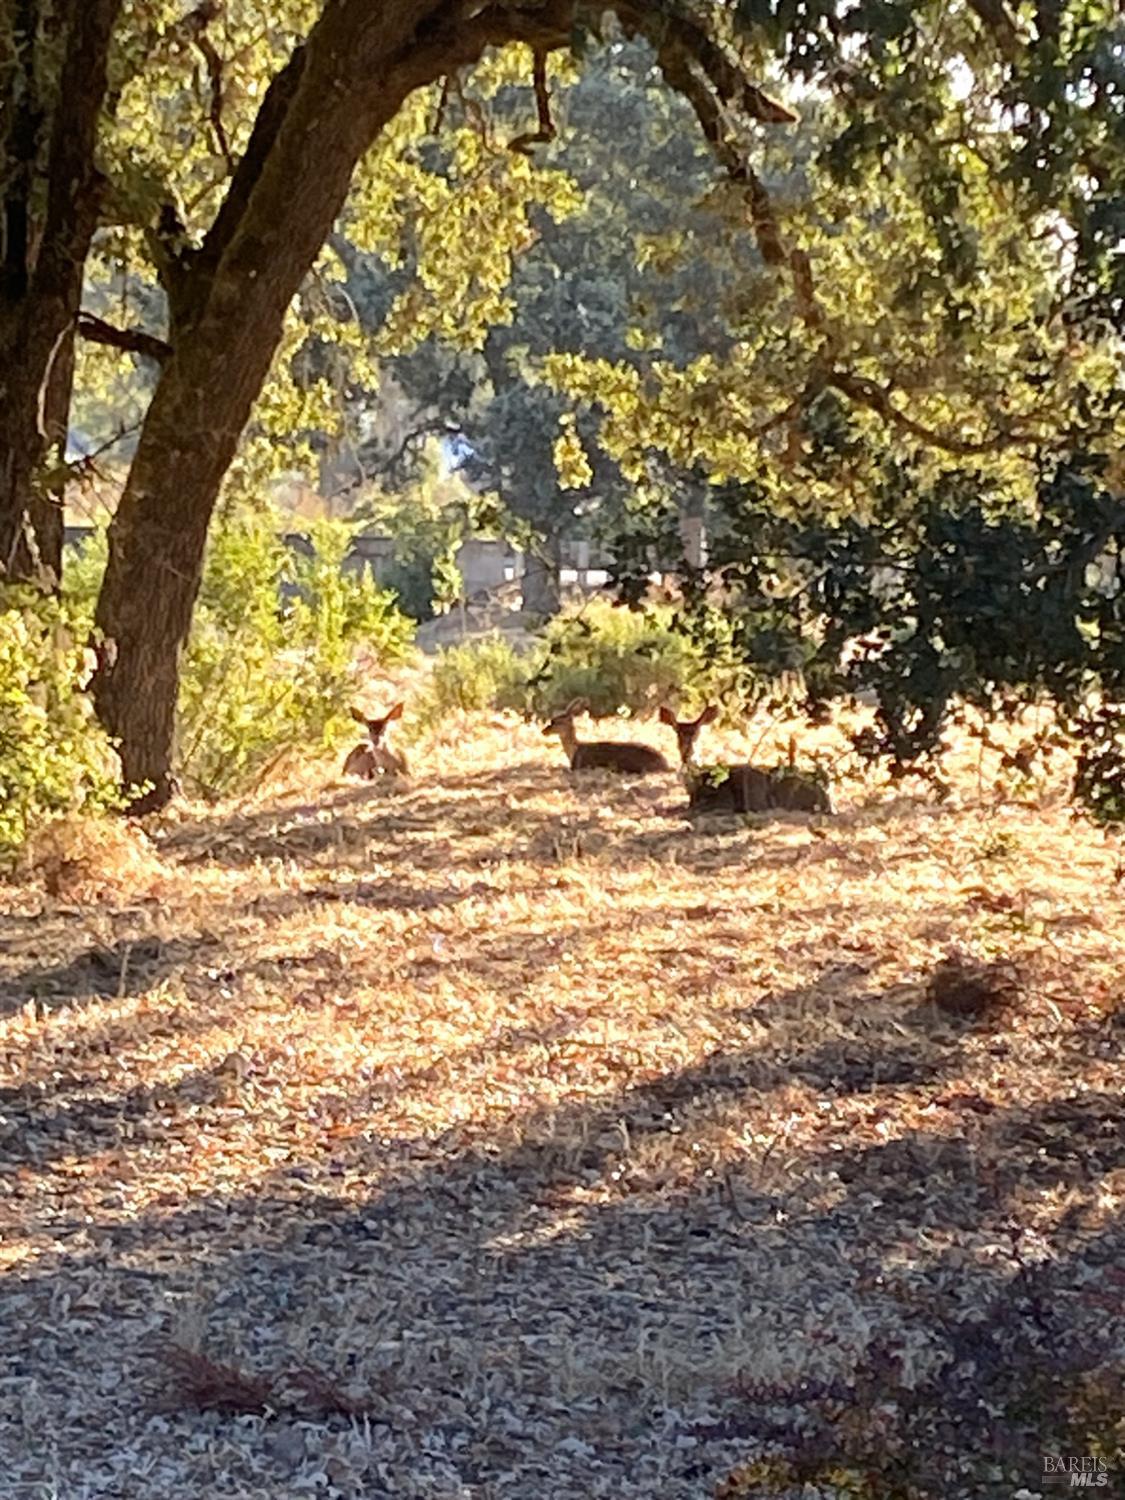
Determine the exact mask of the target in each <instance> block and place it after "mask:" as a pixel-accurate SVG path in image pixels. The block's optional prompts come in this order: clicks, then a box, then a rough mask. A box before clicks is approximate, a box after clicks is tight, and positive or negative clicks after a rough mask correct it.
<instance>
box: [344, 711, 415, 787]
mask: <svg viewBox="0 0 1125 1500" xmlns="http://www.w3.org/2000/svg"><path fill="white" fill-rule="evenodd" d="M352 718H353V719H354V720H355V721H356V723H357V724H362V725H363V727H364V728H365V729H366V730H367V739H366V740H361V741H360V743H359V744H358V745H356V746H354V747H353V749H351V750H349V751H348V758H347V760H345V761H344V775H345V776H362V777H363V779H364V781H374V780H375V777H376V775H377V774H378V773H379V772H380V771H382V772H385V773H386V774H387V775H390V776H406V775H407V774H408V772H407V769H406V757H405V756H403V755H401V754H400V753H399V752H398V751H397V750H392V749H391V748H390V746H389V745H388V744H387V743H386V735H387V728H388V726H389V725H390V724H392V723H393V722H394V720H395V719H401V718H402V704H401V703H396V704H395V706H394V708H392V709H391V711H390V713H389V714H384V715H383V717H382V718H381V719H368V718H366V717H365V716H364V715H363V714H361V713H360V712H359V711H358V710H357V709H354V708H353V709H352Z"/></svg>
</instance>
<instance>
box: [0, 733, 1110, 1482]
mask: <svg viewBox="0 0 1125 1500" xmlns="http://www.w3.org/2000/svg"><path fill="white" fill-rule="evenodd" d="M635 732H636V734H637V735H638V737H641V738H645V739H646V740H647V741H648V742H649V743H657V744H661V745H662V746H663V748H665V750H666V751H668V752H669V753H670V751H671V749H672V747H671V745H670V743H668V740H669V739H670V736H667V734H666V731H660V730H659V729H657V728H655V727H654V726H652V725H643V726H639V727H638V728H637V729H636V731H635ZM831 732H832V731H824V733H825V734H826V735H830V734H831ZM721 743H722V737H721V736H716V737H714V738H713V739H712V740H711V742H710V748H709V751H708V752H707V753H710V754H715V753H717V752H718V749H719V748H720V746H721ZM729 743H731V744H733V743H734V742H733V741H732V742H729ZM413 759H414V762H415V764H414V766H413V767H412V770H413V771H414V775H413V776H412V779H411V780H410V781H409V783H407V784H397V785H396V784H394V783H393V782H390V781H384V782H382V783H380V784H375V785H371V786H368V785H356V784H350V785H349V784H345V783H344V782H342V781H341V780H340V779H339V777H338V776H337V775H336V774H335V772H334V769H333V768H332V767H315V766H312V767H306V768H301V769H300V771H299V774H298V773H294V775H293V776H292V777H291V778H290V780H289V782H288V783H287V784H286V783H283V784H279V785H278V786H276V787H271V788H264V789H263V790H262V792H261V793H260V794H259V795H258V796H256V797H255V798H252V799H250V800H248V801H246V802H244V803H242V804H240V805H238V806H220V807H213V808H203V807H189V808H185V809H181V810H179V811H177V812H174V813H172V814H169V815H168V816H167V817H165V818H164V819H163V820H161V821H159V822H157V823H154V824H153V825H151V826H150V827H149V829H148V834H147V838H141V837H139V836H134V835H131V834H129V833H127V832H126V831H124V830H116V829H115V830H111V831H109V832H104V831H103V832H91V833H88V834H83V833H82V832H81V831H71V832H70V833H69V834H68V835H67V837H66V838H65V839H62V840H60V841H58V842H57V847H55V848H54V850H51V849H49V848H44V849H41V850H40V853H39V861H38V864H37V867H36V869H35V871H34V872H33V873H32V874H31V875H29V876H27V877H25V878H24V879H23V880H22V881H20V882H19V883H16V884H14V885H11V886H9V887H0V906H3V907H4V908H5V909H6V911H5V917H4V920H3V923H2V926H0V933H2V939H0V1038H2V1045H0V1273H2V1277H3V1280H2V1283H0V1287H2V1295H0V1500H86V1497H91V1500H92V1497H104V1496H108V1497H119V1500H181V1497H182V1500H200V1497H211V1496H215V1497H223V1500H252V1497H254V1500H257V1497H263V1500H265V1497H269V1500H283V1497H284V1500H289V1497H297V1496H303V1495H311V1496H324V1497H331V1496H340V1497H348V1500H360V1497H362V1500H376V1497H383V1496H395V1497H428V1500H469V1497H472V1500H517V1497H518V1500H571V1497H573V1500H579V1497H613V1500H637V1497H648V1500H656V1497H659V1500H681V1497H682V1500H686V1497H709V1496H716V1495H720V1496H726V1497H733V1496H743V1495H763V1496H768V1497H780V1496H797V1495H803V1496H811V1495H817V1496H826V1497H833V1496H845V1495H847V1496H861V1497H862V1496H868V1497H872V1500H879V1497H884V1496H885V1497H896V1500H897V1497H909V1496H912V1495H932V1496H935V1497H936V1496H941V1497H943V1500H957V1497H959V1496H977V1495H980V1496H995V1497H1001V1496H1013V1495H1015V1494H1017V1492H1018V1491H1019V1490H1020V1489H1023V1490H1024V1491H1025V1492H1026V1493H1027V1494H1029V1495H1034V1494H1037V1493H1040V1492H1043V1493H1045V1494H1048V1495H1049V1494H1050V1493H1053V1492H1054V1491H1053V1490H1052V1489H1051V1486H1050V1482H1049V1481H1045V1480H1044V1479H1043V1478H1042V1454H1043V1452H1044V1451H1048V1452H1055V1451H1059V1449H1060V1447H1061V1446H1062V1445H1063V1444H1067V1445H1069V1446H1068V1449H1067V1451H1073V1452H1074V1453H1078V1454H1085V1453H1094V1452H1097V1451H1099V1450H1098V1448H1097V1447H1096V1445H1097V1444H1099V1443H1100V1444H1102V1445H1103V1448H1102V1450H1101V1451H1103V1452H1110V1451H1111V1450H1112V1445H1113V1443H1114V1442H1115V1441H1116V1442H1118V1443H1119V1442H1120V1440H1121V1428H1120V1425H1118V1426H1117V1427H1116V1429H1115V1425H1114V1424H1115V1423H1118V1424H1119V1422H1120V1411H1121V1408H1120V1404H1119V1396H1120V1379H1121V1372H1122V1368H1123V1365H1122V1362H1121V1349H1122V1335H1123V1331H1125V1228H1123V1225H1122V1219H1121V1204H1122V1193H1123V1191H1125V1129H1123V1125H1125V1111H1123V1105H1122V1068H1121V1062H1122V1044H1123V1039H1125V993H1123V992H1125V920H1123V919H1125V882H1122V881H1121V880H1120V878H1119V877H1120V870H1119V868H1118V866H1119V861H1120V858H1121V856H1120V853H1119V852H1118V851H1116V850H1115V849H1114V847H1113V845H1112V844H1111V843H1109V842H1107V841H1106V840H1105V839H1104V838H1103V836H1102V835H1101V834H1099V833H1097V832H1095V831H1093V830H1091V829H1090V828H1088V827H1087V826H1086V825H1084V824H1082V823H1078V822H1075V821H1074V820H1073V819H1072V818H1071V816H1070V814H1069V813H1068V811H1067V809H1066V807H1065V805H1064V804H1063V802H1062V800H1061V798H1060V797H1059V795H1058V792H1057V789H1052V788H1050V787H1047V788H1044V789H1042V790H1041V792H1040V794H1038V795H1037V796H1036V798H1035V799H1034V802H1033V803H1032V802H1027V801H1025V802H1024V803H1023V804H1017V803H1013V802H1008V803H997V802H995V801H994V800H993V799H991V797H989V796H987V795H986V796H985V798H984V800H982V799H981V797H980V795H979V793H980V791H981V786H982V784H981V781H980V778H979V776H978V768H977V765H976V761H975V759H974V757H973V756H972V755H971V754H970V753H969V750H968V749H966V753H965V756H964V757H963V759H962V762H961V764H960V767H959V770H958V773H957V776H956V779H955V788H954V795H953V796H952V797H951V798H949V799H948V800H947V801H946V802H945V803H942V804H939V803H937V802H936V801H935V800H934V799H933V797H932V796H927V795H923V794H922V793H921V792H916V793H910V794H909V795H908V794H907V793H906V792H904V791H903V790H902V789H900V790H899V791H898V792H893V791H891V790H889V789H887V788H880V787H878V786H877V785H876V784H875V782H874V781H871V782H864V781H862V780H859V779H856V780H853V781H851V782H849V783H847V784H845V785H844V786H843V787H842V789H841V791H840V793H839V798H838V800H839V809H838V815H837V816H836V817H834V818H820V819H817V818H812V819H810V818H807V817H800V816H788V817H780V818H778V819H776V820H768V819H763V818H755V819H744V820H736V819H733V818H731V819H714V820H708V821H706V822H699V823H697V824H696V825H695V826H693V825H692V824H690V823H689V822H688V821H687V820H686V818H685V817H684V811H683V805H684V800H685V799H684V794H683V791H682V788H681V787H680V785H679V782H678V780H677V778H676V777H675V776H672V775H669V776H666V777H655V778H651V779H649V780H647V781H641V782H628V781H622V780H619V779H618V780H615V779H613V778H612V777H611V776H608V775H606V774H605V773H587V774H586V775H585V776H581V777H574V776H572V775H571V773H569V772H568V771H567V770H566V768H565V765H564V763H563V758H562V755H561V753H560V751H559V748H558V745H557V743H555V742H549V741H545V740H544V739H543V737H542V736H541V735H540V734H539V733H538V731H537V730H536V728H535V727H534V726H525V725H523V724H522V723H519V722H518V721H515V720H512V721H505V720H493V719H490V718H485V717H482V718H480V719H476V720H471V721H465V722H458V723H453V724H449V725H447V726H446V728H445V729H444V730H443V731H442V733H441V734H440V735H438V736H435V737H434V738H432V739H431V740H429V741H428V742H426V743H424V744H421V745H419V746H416V747H415V753H414V757H413ZM987 780H988V778H987V777H986V778H985V782H984V789H985V791H986V793H987ZM1123 1478H1125V1476H1123V1475H1122V1474H1121V1473H1120V1472H1118V1473H1117V1474H1116V1475H1111V1485H1112V1483H1113V1482H1116V1483H1118V1484H1121V1483H1122V1482H1123ZM1100 1493H1102V1494H1107V1493H1108V1494H1112V1493H1115V1491H1114V1490H1113V1489H1112V1487H1111V1488H1110V1489H1109V1490H1106V1489H1102V1490H1101V1491H1100Z"/></svg>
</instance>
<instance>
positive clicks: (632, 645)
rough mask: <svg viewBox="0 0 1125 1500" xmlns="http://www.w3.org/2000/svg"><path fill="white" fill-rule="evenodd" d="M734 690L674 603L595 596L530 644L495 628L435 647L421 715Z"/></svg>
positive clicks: (611, 709) (726, 695) (617, 708)
mask: <svg viewBox="0 0 1125 1500" xmlns="http://www.w3.org/2000/svg"><path fill="white" fill-rule="evenodd" d="M738 691H740V679H739V677H738V674H737V673H736V672H735V671H734V670H733V669H732V668H730V667H729V666H728V665H727V664H726V662H725V660H724V658H723V655H722V653H721V652H718V653H716V652H715V651H713V650H708V649H707V648H706V646H705V645H704V644H703V643H701V642H699V641H697V640H693V639H692V638H691V637H690V636H688V635H686V634H684V633H682V632H680V631H678V630H676V629H675V628H674V624H673V619H672V611H671V609H670V608H667V607H654V608H650V609H646V610H632V609H626V608H624V607H622V606H619V605H614V604H610V603H609V602H608V601H605V600H594V601H593V602H591V603H589V604H587V605H585V606H584V607H583V608H582V609H580V610H578V611H577V612H575V613H569V614H564V615H560V616H558V617H557V618H556V619H553V620H552V621H551V622H550V623H549V624H548V626H547V628H546V630H545V631H544V634H543V636H542V638H541V639H540V640H539V641H538V642H537V643H536V644H535V645H534V646H533V647H532V648H531V649H530V650H527V651H522V652H521V651H519V650H517V649H516V648H515V647H513V646H512V645H511V644H510V643H509V642H508V641H506V640H505V639H504V638H503V637H502V636H500V635H492V636H486V637H484V638H482V639H481V640H479V641H475V642H472V643H468V644H466V645H462V646H453V647H450V648H449V649H448V650H445V651H443V652H441V653H440V654H439V655H438V657H437V659H436V661H435V663H434V667H433V673H432V675H431V678H430V682H429V685H428V688H427V690H426V692H425V694H424V695H423V701H422V703H421V704H420V706H419V717H420V718H421V720H422V721H423V722H430V723H432V722H436V721H437V720H440V719H441V718H443V717H444V716H445V715H446V714H449V713H452V712H455V711H468V710H474V709H475V710H480V709H499V710H502V709H511V710H514V711H516V712H517V713H522V714H525V715H534V716H538V717H544V718H545V717H548V716H549V715H550V714H552V713H554V712H556V711H557V710H558V709H560V708H564V707H565V706H566V704H568V703H570V702H571V701H572V700H573V699H575V698H583V699H585V700H586V702H587V703H588V705H589V710H590V713H591V714H592V715H593V716H594V717H595V718H609V717H611V716H612V715H614V714H619V713H626V712H627V713H632V714H644V713H651V712H653V711H654V710H655V709H656V708H657V707H659V705H660V704H661V703H670V704H674V705H680V706H683V707H685V708H686V707H690V706H699V705H702V703H703V702H706V701H714V700H717V699H720V700H724V701H729V699H730V697H731V695H732V694H734V693H736V692H738Z"/></svg>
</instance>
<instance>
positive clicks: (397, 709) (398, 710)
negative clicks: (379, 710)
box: [383, 703, 402, 724]
mask: <svg viewBox="0 0 1125 1500" xmlns="http://www.w3.org/2000/svg"><path fill="white" fill-rule="evenodd" d="M401 718H402V704H401V703H396V704H395V706H394V708H392V709H391V711H390V713H389V714H388V715H387V717H386V718H385V719H384V720H383V723H384V724H389V723H390V722H391V720H392V719H401Z"/></svg>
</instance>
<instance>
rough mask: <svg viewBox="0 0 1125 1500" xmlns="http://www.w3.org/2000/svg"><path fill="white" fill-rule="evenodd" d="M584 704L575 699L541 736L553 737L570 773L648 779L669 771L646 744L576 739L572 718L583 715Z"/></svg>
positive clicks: (659, 754) (557, 715)
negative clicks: (599, 772)
mask: <svg viewBox="0 0 1125 1500" xmlns="http://www.w3.org/2000/svg"><path fill="white" fill-rule="evenodd" d="M585 709H586V703H585V701H584V700H583V699H581V698H575V700H574V702H573V703H569V704H568V705H567V706H566V708H564V709H563V711H562V712H561V713H557V714H556V715H555V716H554V718H553V719H551V720H549V722H548V723H547V724H545V725H544V726H543V733H544V734H557V735H558V737H559V739H560V740H561V741H562V747H563V749H564V750H565V751H566V754H567V759H568V760H569V761H570V766H571V769H572V770H574V771H591V770H603V771H622V772H624V773H625V774H626V775H630V776H649V775H651V774H652V773H653V772H655V771H668V770H671V767H670V766H669V764H668V762H667V761H666V760H665V759H664V757H663V755H661V753H660V751H659V750H651V749H650V748H649V747H648V746H647V745H631V744H628V743H626V742H624V741H621V740H585V741H583V740H580V739H579V738H578V735H577V733H576V732H575V729H574V720H575V717H576V715H578V714H580V713H582V712H584V711H585Z"/></svg>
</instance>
